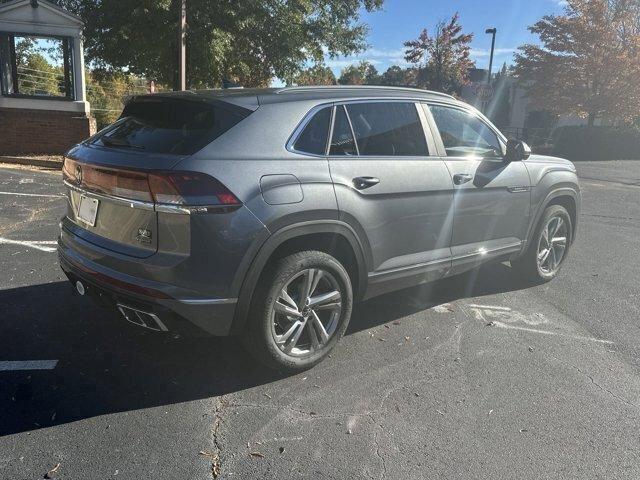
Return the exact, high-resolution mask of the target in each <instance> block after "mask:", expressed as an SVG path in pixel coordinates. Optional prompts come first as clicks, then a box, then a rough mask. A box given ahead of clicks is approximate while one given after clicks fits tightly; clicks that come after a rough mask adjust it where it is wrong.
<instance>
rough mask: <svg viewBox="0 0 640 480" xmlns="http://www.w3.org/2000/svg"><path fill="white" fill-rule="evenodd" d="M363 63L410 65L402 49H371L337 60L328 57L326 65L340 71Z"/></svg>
mask: <svg viewBox="0 0 640 480" xmlns="http://www.w3.org/2000/svg"><path fill="white" fill-rule="evenodd" d="M362 61H365V62H369V63H370V64H372V65H375V66H379V65H383V66H386V65H400V66H403V67H404V66H407V65H408V63H407V62H406V61H405V59H404V50H403V49H401V48H395V49H391V48H369V49H367V50H365V51H363V52H360V53H358V54H355V55H347V56H340V57H337V58H328V57H326V58H325V62H324V63H325V64H326V65H327V66H328V67H330V68H332V69H340V68H344V67H346V66H348V65H352V64H357V63H360V62H362Z"/></svg>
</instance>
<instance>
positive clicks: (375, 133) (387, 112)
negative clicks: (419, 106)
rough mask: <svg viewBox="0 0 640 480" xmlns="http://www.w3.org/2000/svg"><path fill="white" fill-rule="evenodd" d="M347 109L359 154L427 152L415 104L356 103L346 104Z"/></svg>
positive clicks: (381, 154)
mask: <svg viewBox="0 0 640 480" xmlns="http://www.w3.org/2000/svg"><path fill="white" fill-rule="evenodd" d="M347 111H348V112H349V117H350V118H351V124H352V125H353V130H354V132H355V134H356V141H357V142H358V150H359V151H360V155H380V156H388V155H391V156H422V155H428V150H427V141H426V139H425V137H424V130H423V129H422V124H421V123H420V118H419V117H418V112H417V111H416V106H415V104H414V103H404V102H389V103H386V102H375V103H353V104H350V105H347Z"/></svg>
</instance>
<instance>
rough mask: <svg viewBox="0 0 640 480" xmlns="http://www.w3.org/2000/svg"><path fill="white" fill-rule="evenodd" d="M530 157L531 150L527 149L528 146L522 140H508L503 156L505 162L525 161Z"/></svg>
mask: <svg viewBox="0 0 640 480" xmlns="http://www.w3.org/2000/svg"><path fill="white" fill-rule="evenodd" d="M530 156H531V148H529V145H527V144H526V143H524V142H523V141H522V140H516V139H515V138H510V139H509V141H508V142H507V154H506V155H505V156H504V159H505V160H506V161H507V162H519V161H521V160H526V159H527V158H529V157H530Z"/></svg>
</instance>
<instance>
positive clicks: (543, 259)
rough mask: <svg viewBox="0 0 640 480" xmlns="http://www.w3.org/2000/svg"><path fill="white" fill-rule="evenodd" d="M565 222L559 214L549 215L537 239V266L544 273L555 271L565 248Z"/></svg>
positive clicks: (562, 257) (566, 231)
mask: <svg viewBox="0 0 640 480" xmlns="http://www.w3.org/2000/svg"><path fill="white" fill-rule="evenodd" d="M567 234H568V229H567V222H565V221H564V220H563V218H562V217H561V216H555V217H551V219H549V221H548V222H547V224H546V225H545V226H544V227H543V229H542V232H541V234H540V240H539V241H538V268H539V269H540V271H541V272H542V273H544V274H547V275H549V274H553V273H555V272H556V271H557V270H558V268H559V267H560V264H561V263H562V260H563V259H564V254H565V252H566V250H567Z"/></svg>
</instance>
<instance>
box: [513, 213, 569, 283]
mask: <svg viewBox="0 0 640 480" xmlns="http://www.w3.org/2000/svg"><path fill="white" fill-rule="evenodd" d="M556 217H559V218H561V219H562V221H563V222H565V225H566V246H565V249H564V253H563V255H562V258H561V260H560V262H559V264H558V265H557V267H556V268H554V269H552V270H551V271H548V270H545V269H544V268H542V267H541V266H540V264H539V262H538V251H539V249H538V247H539V246H540V242H541V241H543V240H541V237H542V235H543V231H544V229H545V228H546V226H547V225H548V224H549V222H550V221H551V220H552V219H554V218H556ZM572 235H573V225H572V223H571V216H570V215H569V212H567V210H566V209H565V208H564V207H563V206H561V205H550V206H549V207H547V208H546V209H545V211H544V213H543V214H542V217H541V218H540V221H539V222H538V224H537V225H536V229H535V231H534V234H533V236H532V238H531V241H530V243H529V246H528V247H527V251H526V252H525V253H524V254H523V255H522V256H521V257H519V258H517V259H515V260H512V261H511V266H512V267H513V268H514V269H515V270H516V272H517V273H518V274H519V275H520V276H521V277H522V278H523V279H525V280H526V281H528V282H532V283H544V282H549V281H551V280H553V279H554V278H555V277H556V276H557V275H558V273H559V272H560V270H561V269H562V265H564V261H565V260H566V258H567V255H568V254H569V248H570V246H571V243H572V241H573V237H572Z"/></svg>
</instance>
